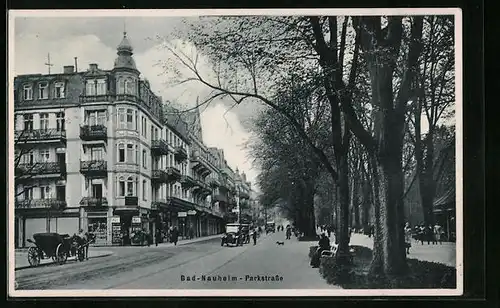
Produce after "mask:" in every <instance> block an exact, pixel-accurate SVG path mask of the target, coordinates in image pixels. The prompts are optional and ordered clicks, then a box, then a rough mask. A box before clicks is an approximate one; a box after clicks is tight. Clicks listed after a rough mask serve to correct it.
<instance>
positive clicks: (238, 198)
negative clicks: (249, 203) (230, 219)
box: [236, 186, 241, 223]
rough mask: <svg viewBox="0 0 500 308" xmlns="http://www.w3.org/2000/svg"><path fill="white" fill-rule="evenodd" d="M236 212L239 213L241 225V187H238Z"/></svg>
mask: <svg viewBox="0 0 500 308" xmlns="http://www.w3.org/2000/svg"><path fill="white" fill-rule="evenodd" d="M236 210H237V211H238V223H240V219H241V212H240V187H239V186H236Z"/></svg>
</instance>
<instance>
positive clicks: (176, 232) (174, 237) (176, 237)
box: [171, 227, 179, 245]
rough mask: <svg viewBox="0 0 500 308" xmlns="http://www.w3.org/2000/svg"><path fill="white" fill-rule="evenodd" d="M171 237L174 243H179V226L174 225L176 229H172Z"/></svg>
mask: <svg viewBox="0 0 500 308" xmlns="http://www.w3.org/2000/svg"><path fill="white" fill-rule="evenodd" d="M171 238H172V243H174V245H177V241H178V240H179V230H177V227H174V229H173V230H172V235H171Z"/></svg>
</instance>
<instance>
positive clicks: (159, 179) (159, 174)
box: [151, 170, 169, 183]
mask: <svg viewBox="0 0 500 308" xmlns="http://www.w3.org/2000/svg"><path fill="white" fill-rule="evenodd" d="M151 180H152V181H153V182H156V183H168V182H169V175H168V173H167V172H165V171H163V170H153V174H152V175H151Z"/></svg>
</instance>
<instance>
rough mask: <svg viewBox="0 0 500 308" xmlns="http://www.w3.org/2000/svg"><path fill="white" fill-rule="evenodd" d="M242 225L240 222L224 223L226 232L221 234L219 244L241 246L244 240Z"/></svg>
mask: <svg viewBox="0 0 500 308" xmlns="http://www.w3.org/2000/svg"><path fill="white" fill-rule="evenodd" d="M242 229H243V227H242V225H241V224H238V223H232V224H227V225H226V232H225V233H224V235H222V239H221V244H220V245H221V246H224V245H226V246H229V245H235V246H243V243H244V241H245V238H244V237H245V236H244V233H243V230H242Z"/></svg>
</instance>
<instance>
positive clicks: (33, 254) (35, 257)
mask: <svg viewBox="0 0 500 308" xmlns="http://www.w3.org/2000/svg"><path fill="white" fill-rule="evenodd" d="M28 262H29V263H30V265H31V266H38V265H39V264H40V255H39V254H38V249H37V248H36V247H30V248H29V249H28Z"/></svg>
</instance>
